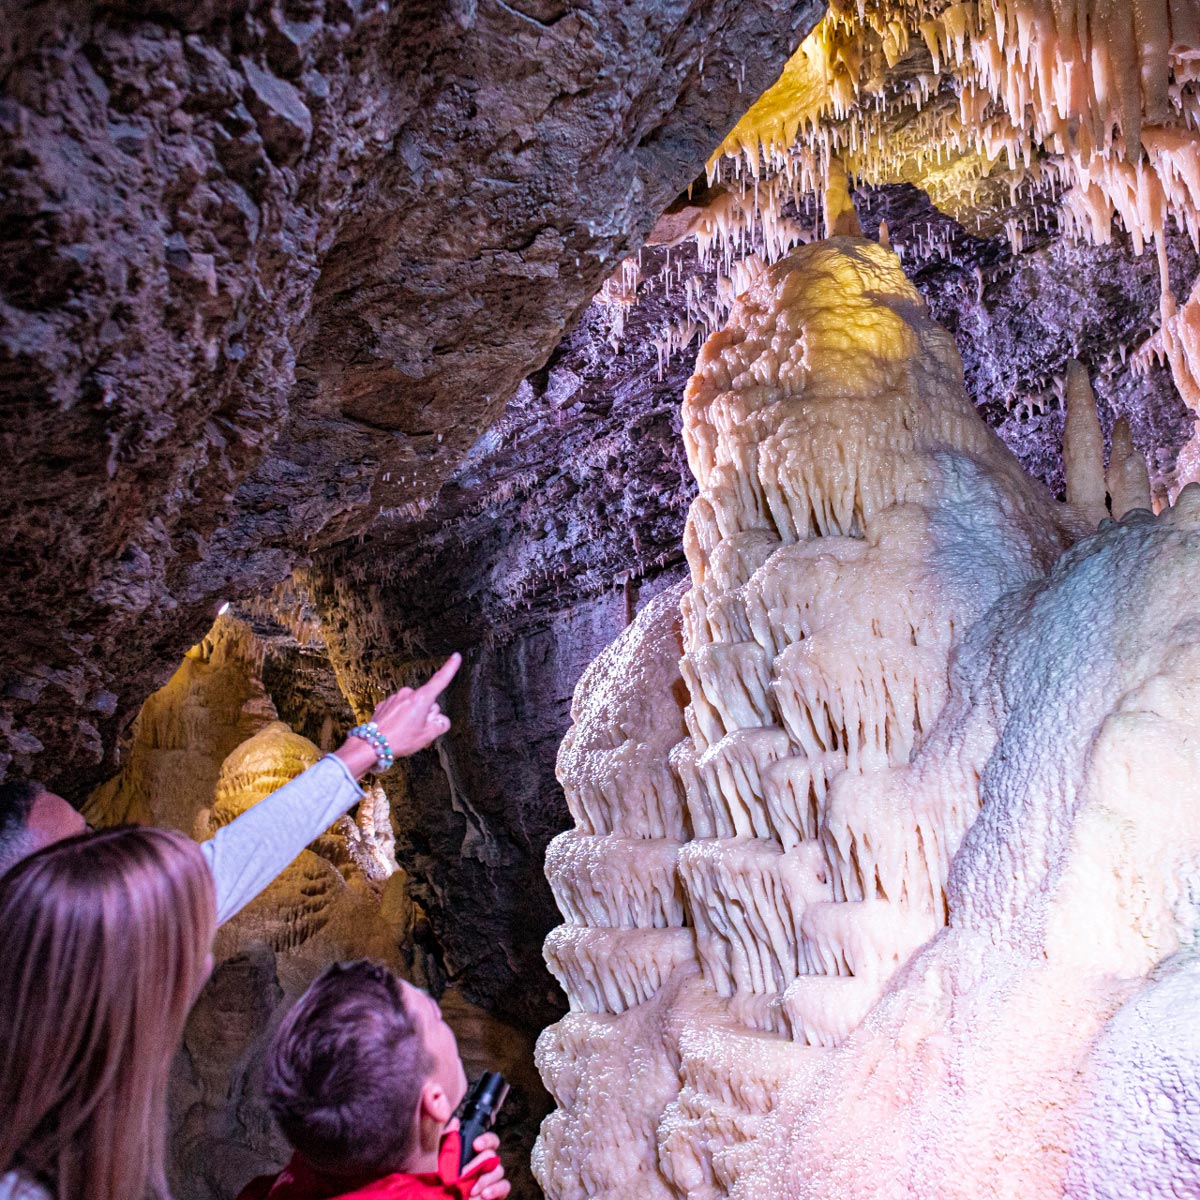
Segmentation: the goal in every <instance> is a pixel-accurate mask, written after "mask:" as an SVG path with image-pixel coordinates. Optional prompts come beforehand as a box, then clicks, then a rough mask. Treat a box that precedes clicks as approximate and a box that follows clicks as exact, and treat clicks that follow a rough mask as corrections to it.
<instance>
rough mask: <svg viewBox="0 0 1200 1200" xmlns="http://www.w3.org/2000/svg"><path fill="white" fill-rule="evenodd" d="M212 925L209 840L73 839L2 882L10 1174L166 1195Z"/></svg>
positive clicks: (0, 1162) (114, 1195)
mask: <svg viewBox="0 0 1200 1200" xmlns="http://www.w3.org/2000/svg"><path fill="white" fill-rule="evenodd" d="M215 929H216V902H215V897H214V891H213V882H212V876H211V874H210V873H209V870H208V866H207V864H206V863H205V861H204V857H203V855H202V854H201V853H200V848H199V847H198V846H197V845H196V843H195V842H193V841H191V840H190V839H188V838H186V837H184V836H183V835H182V834H178V833H170V832H168V831H166V830H162V829H134V828H122V829H108V830H104V831H102V832H99V833H88V834H83V835H81V836H78V837H73V838H69V839H67V840H66V841H60V842H58V843H56V844H55V845H52V846H47V847H46V848H44V849H42V850H40V851H38V852H37V853H35V854H33V855H31V856H30V857H28V858H26V859H25V860H24V861H23V862H20V863H18V864H17V865H16V866H15V867H13V868H12V870H10V871H9V872H8V873H7V874H6V875H4V876H3V877H0V963H3V969H2V970H0V1176H2V1175H3V1174H4V1173H5V1172H6V1171H9V1170H13V1169H17V1170H20V1171H22V1172H24V1173H26V1174H28V1175H30V1176H32V1177H33V1178H35V1179H37V1180H40V1181H41V1182H42V1183H43V1184H44V1185H45V1186H47V1187H48V1188H49V1190H50V1191H52V1192H53V1193H54V1194H55V1195H56V1196H57V1197H59V1200H68V1198H70V1197H76V1196H84V1195H86V1196H88V1197H89V1200H131V1198H132V1197H136V1198H138V1200H142V1198H143V1197H145V1196H147V1195H165V1189H166V1180H165V1176H164V1170H163V1157H164V1156H163V1145H164V1134H165V1122H166V1092H167V1076H168V1072H169V1070H170V1064H171V1059H172V1057H173V1055H174V1053H175V1050H176V1048H177V1046H178V1043H179V1039H180V1037H181V1035H182V1033H183V1025H184V1021H185V1019H186V1017H187V1013H188V1009H189V1008H190V1007H191V1004H192V1001H193V1000H194V999H195V997H196V995H197V993H198V992H199V990H200V987H201V986H202V984H203V982H204V978H205V975H206V973H207V964H208V961H209V951H210V950H211V947H212V938H213V934H214V932H215Z"/></svg>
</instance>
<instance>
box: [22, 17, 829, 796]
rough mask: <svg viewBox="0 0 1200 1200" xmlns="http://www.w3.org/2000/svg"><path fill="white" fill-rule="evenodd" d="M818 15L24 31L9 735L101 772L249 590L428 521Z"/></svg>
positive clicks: (37, 755)
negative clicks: (476, 449)
mask: <svg viewBox="0 0 1200 1200" xmlns="http://www.w3.org/2000/svg"><path fill="white" fill-rule="evenodd" d="M821 9H822V6H821V5H820V4H818V3H817V2H816V0H792V2H790V3H780V2H775V0H760V2H751V3H746V2H744V0H742V2H738V3H733V2H726V3H720V2H719V3H699V2H695V3H681V4H673V5H667V6H664V5H661V4H656V3H649V2H648V0H647V2H641V3H634V4H626V5H621V6H619V7H618V6H613V5H609V4H605V3H600V2H599V0H596V2H593V3H584V4H571V5H567V4H563V3H555V2H554V0H542V2H532V0H531V2H529V3H524V4H505V3H499V2H498V0H497V2H492V3H479V4H477V3H474V2H471V0H456V2H454V3H426V4H417V3H401V4H392V5H389V4H386V3H351V2H348V0H346V2H342V0H331V2H330V3H323V2H321V0H311V2H303V0H297V2H293V3H274V4H266V3H259V4H252V5H250V6H242V5H231V4H226V3H222V2H220V0H212V2H208V3H199V4H195V3H192V4H176V3H170V2H166V3H156V2H154V0H146V2H143V3H138V4H136V5H129V6H125V7H124V8H120V9H116V8H113V7H111V6H106V5H99V4H95V5H79V4H67V3H48V4H42V5H37V6H34V7H31V8H28V9H25V10H23V11H22V12H21V14H20V16H19V18H18V19H16V20H13V21H11V22H9V23H8V24H7V27H6V29H5V31H4V33H3V34H2V35H0V74H2V76H3V80H4V96H3V100H2V101H0V172H2V175H0V179H2V183H0V196H2V200H0V205H2V209H0V255H2V256H3V266H2V268H0V287H2V296H0V362H2V363H3V370H2V371H0V380H2V384H0V387H2V388H3V412H4V416H3V428H2V432H0V438H2V442H0V444H2V445H3V450H4V461H5V463H6V465H7V468H8V469H7V471H6V473H5V483H4V485H3V496H4V501H3V515H2V517H0V521H2V524H3V531H4V532H3V542H2V548H0V561H3V563H4V578H5V581H6V587H5V589H4V592H5V597H6V601H7V613H6V625H7V627H8V628H9V629H10V631H12V633H13V635H14V636H12V637H11V638H10V644H9V647H8V651H7V653H6V655H5V663H4V673H5V679H4V683H3V695H4V700H3V703H2V705H0V737H2V738H3V739H4V742H5V744H6V748H5V749H4V751H3V758H2V759H0V761H2V762H3V763H4V764H5V765H7V764H8V763H10V762H15V764H16V767H17V769H19V770H21V771H34V772H36V773H38V774H40V775H42V776H44V777H46V778H47V780H48V781H50V782H58V783H59V785H60V786H61V787H62V788H64V790H66V791H68V792H69V793H71V794H72V795H79V794H81V793H82V792H83V791H85V790H86V788H87V787H88V786H89V785H90V784H91V783H93V782H94V781H95V780H96V779H97V778H99V777H101V776H103V775H104V774H106V773H110V772H111V770H112V767H113V765H114V763H115V761H116V759H115V755H116V747H117V745H118V742H119V738H120V734H121V732H122V730H124V729H125V728H126V727H127V725H128V723H129V721H130V720H131V719H132V717H133V715H134V713H135V712H136V710H137V706H138V705H139V704H140V702H141V701H142V699H144V697H145V696H146V694H147V693H148V692H149V691H150V690H151V688H152V687H153V686H155V685H156V684H158V683H161V682H163V680H164V679H165V678H166V676H167V675H168V674H169V673H170V671H171V670H172V669H173V666H174V665H175V663H177V662H178V659H179V656H180V655H181V653H182V651H183V650H184V649H185V648H186V646H187V645H188V644H190V643H191V642H193V641H195V640H196V639H197V638H198V636H199V635H200V634H202V633H203V631H204V629H205V628H206V627H207V625H208V624H209V623H210V621H211V618H212V616H213V614H214V612H215V611H216V608H217V607H218V606H219V605H220V603H221V602H222V601H223V600H224V599H227V598H230V597H236V596H238V595H244V594H246V593H248V592H251V591H254V590H256V589H262V588H264V587H269V586H272V585H274V584H275V583H277V582H278V581H279V580H280V579H281V578H283V577H284V576H286V575H287V573H288V572H289V571H290V570H291V568H292V567H293V566H294V565H295V564H296V563H297V561H299V560H302V559H303V558H304V557H305V556H306V555H308V554H310V553H311V552H313V551H314V550H317V549H319V548H320V547H322V546H327V545H331V544H334V543H336V542H338V541H340V540H342V539H345V538H347V537H350V536H353V535H355V534H356V533H358V532H359V531H361V530H362V529H364V528H365V527H366V526H368V525H369V524H370V522H371V521H372V520H373V519H376V518H378V517H379V515H380V514H385V515H386V514H392V515H395V516H400V517H403V516H404V515H405V514H409V513H411V514H416V513H418V512H420V511H421V509H422V507H423V506H424V505H425V504H426V503H428V501H429V500H430V499H431V498H432V497H433V495H434V494H435V492H436V490H437V486H438V484H439V482H440V481H441V480H442V479H443V478H444V477H445V475H446V474H447V473H448V472H449V471H450V470H451V469H452V468H453V467H454V466H455V465H456V464H457V463H458V462H459V460H461V459H462V457H463V456H464V454H465V453H466V452H467V450H468V449H469V448H470V446H471V445H472V444H473V443H474V442H475V440H476V438H477V436H478V435H479V433H480V432H481V431H482V430H483V429H484V428H485V427H486V426H487V425H488V424H489V423H490V422H492V421H493V420H494V419H496V417H497V416H499V414H500V412H501V410H502V409H503V406H504V404H505V402H506V401H507V400H508V399H509V397H510V396H511V395H512V394H513V392H514V391H515V390H516V388H517V385H518V384H519V383H520V382H521V380H522V379H523V378H525V377H526V376H527V375H528V374H529V373H530V372H531V371H534V370H536V369H538V368H539V367H541V366H542V364H543V363H544V362H545V360H546V359H547V357H548V356H549V354H550V353H551V351H552V350H553V349H554V347H555V346H556V344H557V343H558V341H559V340H560V338H561V336H562V334H563V332H564V330H565V329H566V328H567V327H568V326H570V324H571V323H572V322H573V321H574V320H575V319H576V317H577V316H578V314H579V312H580V311H581V310H582V308H583V307H584V306H585V305H586V304H587V303H588V301H589V300H590V298H591V296H592V295H593V293H594V292H595V291H596V289H597V288H598V287H599V286H600V284H601V283H602V282H603V280H604V279H605V278H606V277H607V276H608V275H609V274H610V273H611V271H612V269H613V267H614V265H615V264H616V263H617V262H618V261H620V259H621V258H622V257H623V256H624V255H626V254H627V253H628V252H630V251H631V250H633V249H635V248H636V246H637V245H638V244H639V243H640V241H641V240H642V239H643V238H644V237H645V235H646V233H647V232H648V231H649V230H650V228H651V226H652V225H653V224H654V222H655V220H656V219H657V217H658V215H659V214H660V213H661V212H662V210H663V209H664V208H665V207H666V205H667V204H668V203H669V201H670V200H671V199H672V197H674V196H675V195H676V194H678V193H679V192H680V191H681V190H682V189H683V188H684V187H685V186H686V184H687V183H688V182H689V180H691V179H692V178H694V177H695V175H696V174H697V172H698V171H700V170H701V169H702V167H703V164H704V161H705V160H706V158H707V157H708V156H709V155H710V154H711V153H712V151H713V149H714V147H715V146H716V145H717V144H718V143H719V142H720V139H721V138H722V137H723V136H724V135H725V133H726V132H727V131H728V130H729V128H730V127H731V126H732V125H733V124H734V122H735V121H736V119H737V117H738V115H739V113H740V112H741V111H742V110H744V108H745V106H746V104H747V102H748V99H749V98H750V97H752V96H754V95H757V94H758V93H760V92H761V91H763V90H764V89H765V88H766V87H767V86H768V85H769V84H770V83H771V82H772V80H773V79H774V78H775V77H776V76H777V74H778V72H779V70H780V68H781V67H782V65H783V63H784V62H785V60H786V59H787V57H788V56H789V55H790V54H791V53H792V51H793V50H794V49H795V47H796V45H797V44H798V43H799V42H800V40H801V38H802V37H803V36H804V35H805V34H806V33H807V32H808V31H809V29H810V28H811V27H812V26H813V24H814V23H815V21H816V20H817V19H818V18H819V16H820V15H821Z"/></svg>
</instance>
